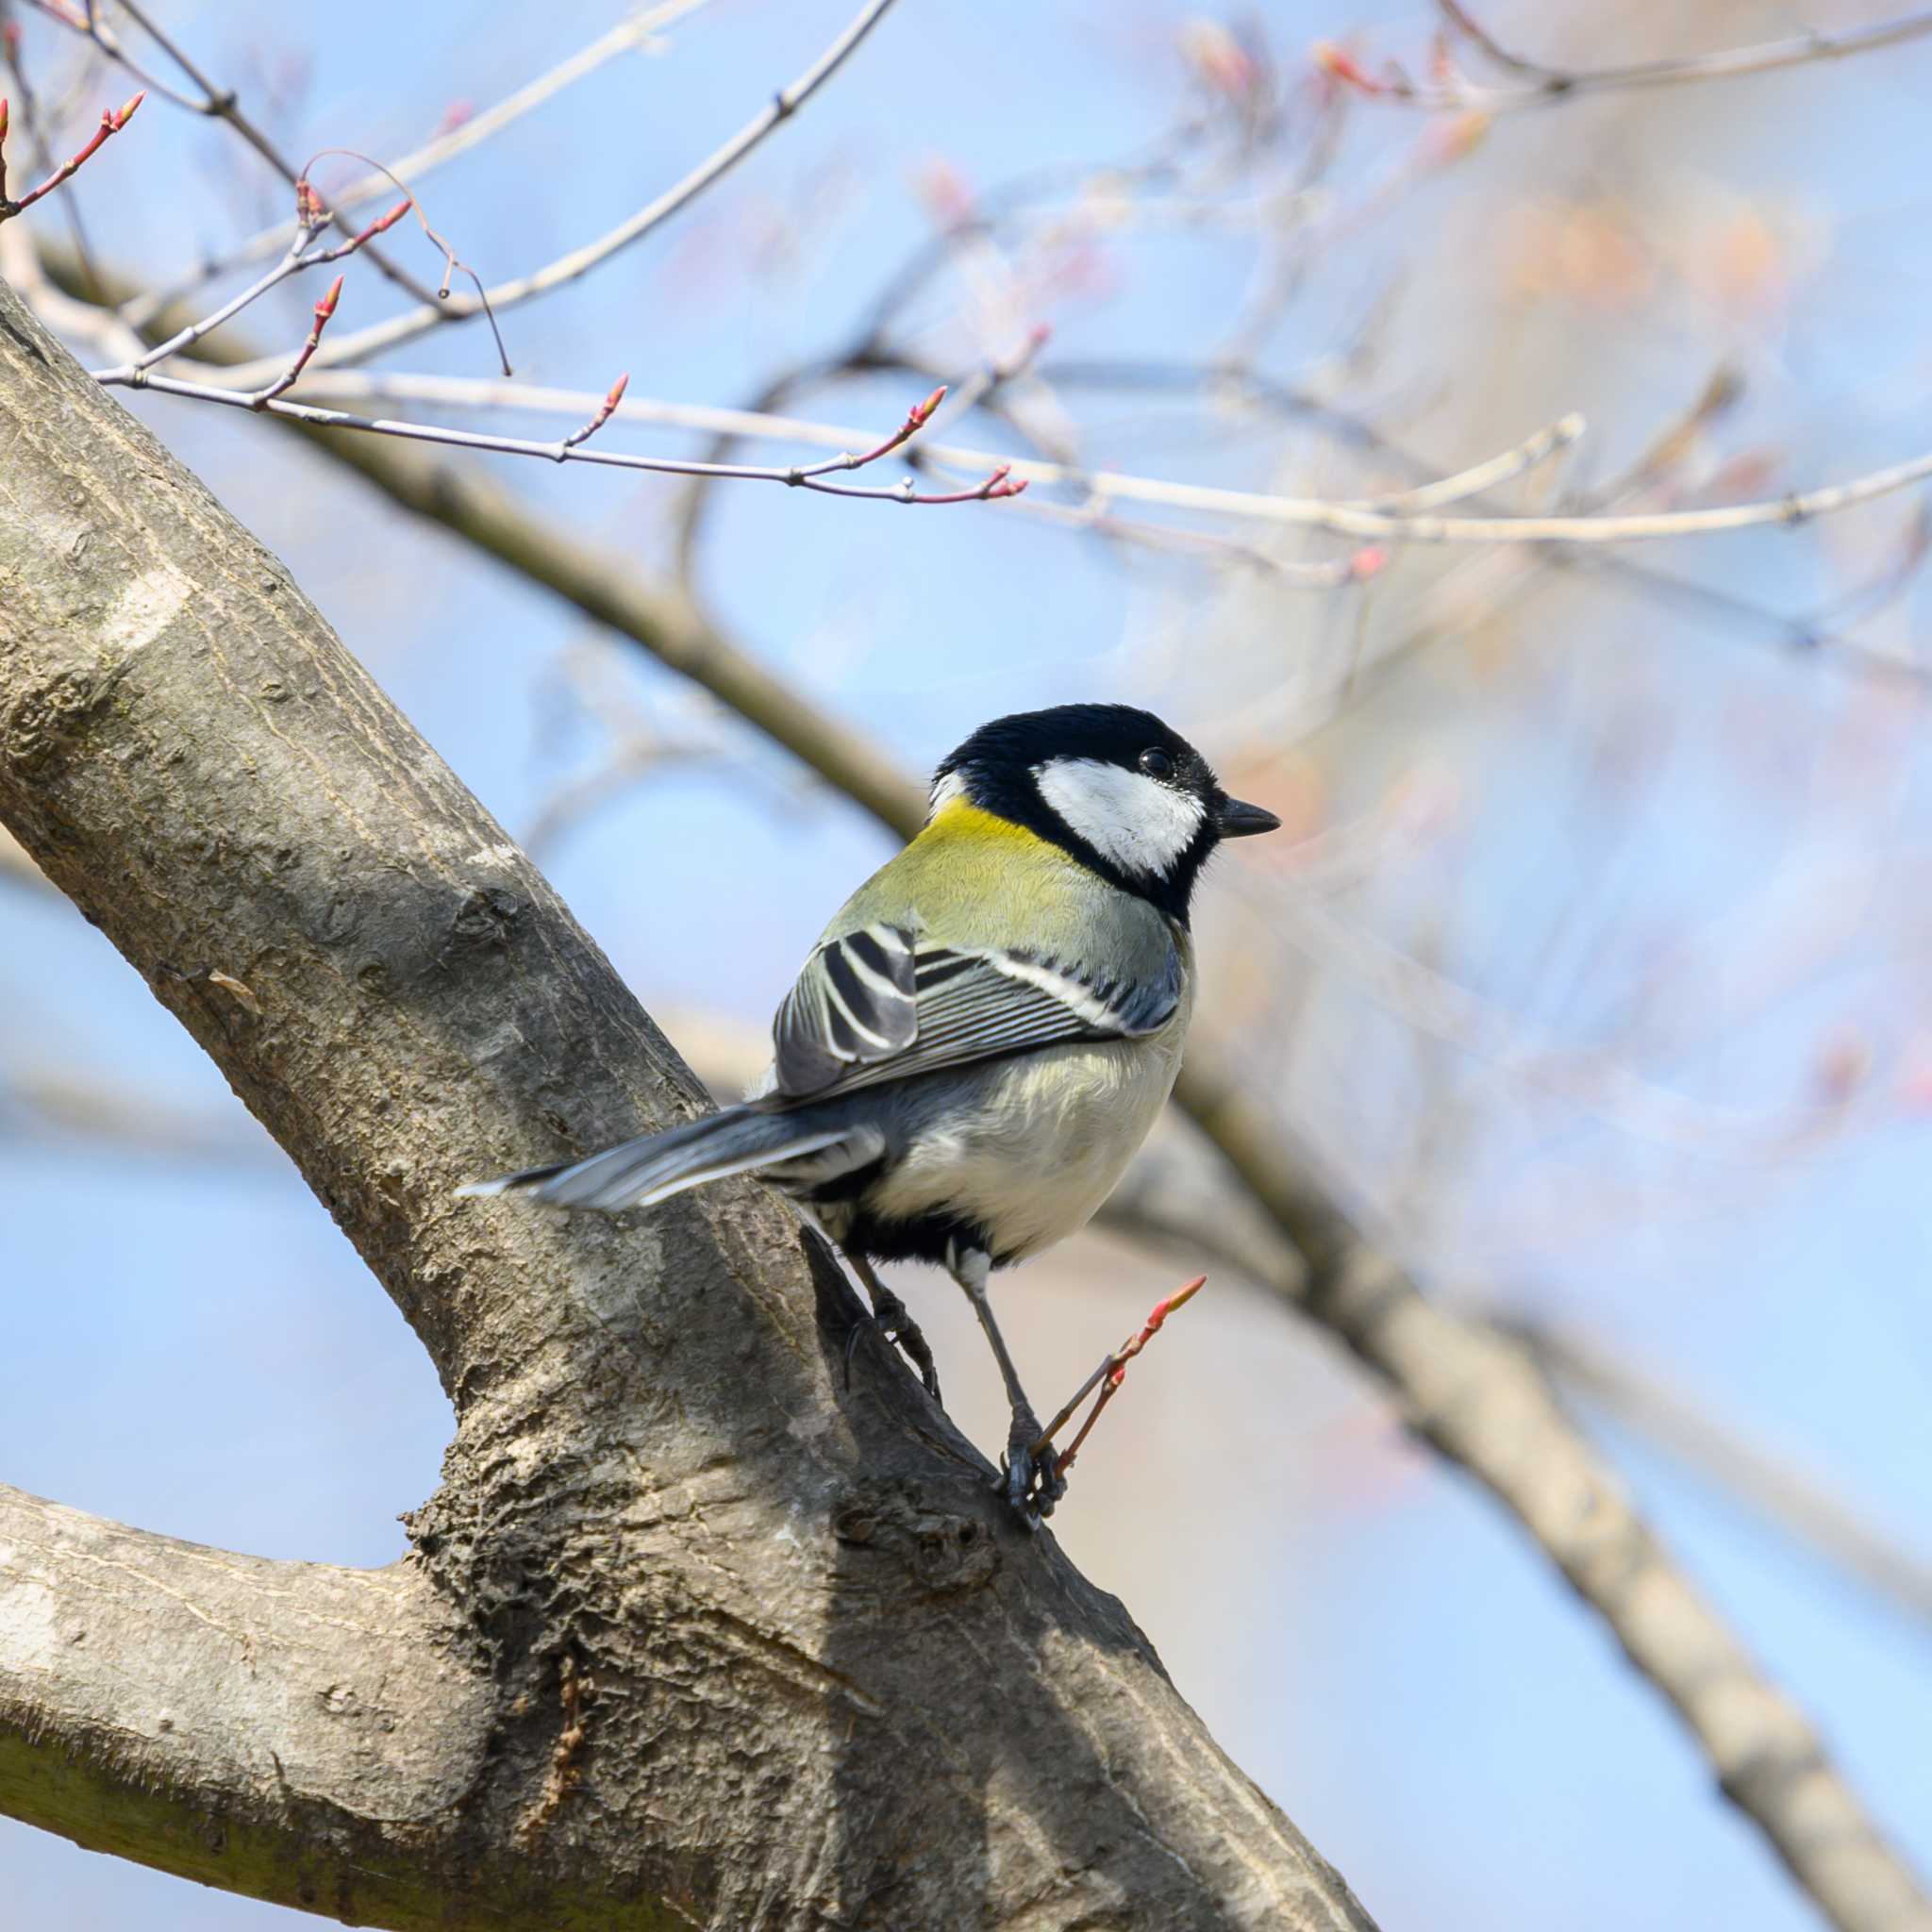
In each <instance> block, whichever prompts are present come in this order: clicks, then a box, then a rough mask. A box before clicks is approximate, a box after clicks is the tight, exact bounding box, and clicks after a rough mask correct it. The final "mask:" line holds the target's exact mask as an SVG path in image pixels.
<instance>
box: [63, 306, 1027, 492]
mask: <svg viewBox="0 0 1932 1932" xmlns="http://www.w3.org/2000/svg"><path fill="white" fill-rule="evenodd" d="M263 279H264V282H268V281H276V280H280V279H281V275H280V274H279V273H277V274H275V275H271V276H267V277H264V278H263ZM259 292H260V290H259V288H258V289H255V290H251V291H244V293H243V294H242V295H240V296H237V297H236V299H235V302H234V303H232V304H230V305H228V307H227V308H225V309H224V310H223V311H221V312H220V313H219V314H218V315H217V316H216V317H215V318H213V319H212V320H211V321H210V323H209V324H208V325H201V326H212V325H213V321H225V320H226V319H227V317H228V315H229V314H231V313H232V312H233V311H234V309H235V308H239V307H242V306H245V305H246V303H248V302H251V301H253V300H254V299H255V298H256V296H257V294H258V293H259ZM324 319H326V318H324ZM314 352H315V343H314V340H313V339H312V338H311V341H310V342H309V344H308V348H307V349H306V350H305V351H304V353H303V356H302V358H301V359H300V361H299V362H298V364H297V372H298V373H299V370H300V368H301V367H303V366H306V365H307V363H308V360H309V358H311V357H312V356H313V355H314ZM160 353H161V352H160V351H150V352H149V354H148V355H147V356H145V357H143V358H141V360H140V361H137V362H133V363H121V364H119V365H117V366H116V367H114V368H111V369H99V370H96V371H94V377H95V380H96V381H99V382H102V383H105V384H107V385H108V387H110V388H127V389H145V390H153V391H157V392H158V393H159V394H161V395H169V396H184V397H186V398H188V399H189V400H190V401H192V402H202V403H219V404H222V405H223V406H225V408H235V409H254V410H266V411H267V412H269V413H270V414H272V415H277V416H286V417H288V418H289V419H290V420H291V421H292V422H297V423H304V424H308V425H310V426H311V427H314V428H319V429H351V430H358V431H360V432H362V433H363V434H366V435H370V436H393V437H400V438H402V439H403V440H404V441H409V442H433V443H441V444H445V445H447V446H450V447H453V448H458V449H475V450H489V451H491V452H493V453H494V454H496V455H498V456H515V457H541V458H543V459H544V460H546V461H549V462H555V463H569V462H575V463H593V464H597V465H599V466H601V467H603V468H606V469H612V470H641V471H646V472H649V473H651V474H654V475H666V476H708V477H714V478H719V479H725V478H730V479H734V480H736V481H739V482H748V483H782V484H784V485H786V486H787V487H788V488H789V489H793V490H810V491H818V492H819V493H820V494H822V495H825V496H850V497H858V498H861V499H865V500H868V501H872V502H875V503H900V504H928V505H930V504H956V503H996V502H999V501H1001V500H1002V499H1004V498H1007V497H1012V496H1018V495H1019V494H1020V493H1021V491H1024V489H1025V488H1026V482H1025V479H1024V477H1014V476H1013V475H1011V474H1010V472H1011V470H1012V467H1013V466H1012V465H1011V464H1010V463H1005V462H1001V463H995V464H994V465H993V467H992V469H991V472H990V473H989V474H988V475H986V476H984V477H983V478H981V479H980V481H978V482H977V483H974V484H973V485H971V486H970V487H968V488H966V489H962V490H948V491H921V490H919V489H917V488H916V487H915V486H914V485H913V483H912V481H911V479H910V478H909V477H908V479H907V480H906V481H905V482H903V483H897V484H891V485H886V486H873V485H869V484H856V483H833V482H829V481H827V480H826V478H827V477H828V475H830V474H831V473H832V472H833V471H848V470H856V469H858V468H861V467H862V466H863V465H865V464H867V463H871V462H875V461H877V460H878V459H879V458H881V457H883V456H885V455H887V454H889V453H890V452H891V451H892V450H895V449H897V448H899V447H900V445H901V444H902V443H903V442H904V441H906V439H907V437H908V435H910V434H911V433H912V428H916V427H917V426H918V425H917V424H913V425H911V427H910V428H905V427H902V429H901V430H899V431H898V432H895V434H894V435H892V436H891V437H889V438H888V439H887V440H886V441H884V442H882V443H880V444H878V446H877V447H876V448H874V449H871V450H868V451H866V452H865V454H863V455H862V456H840V457H836V458H832V460H830V461H829V462H824V463H812V464H808V465H806V466H804V467H799V466H797V465H793V466H791V467H788V468H774V467H772V466H769V465H759V464H756V463H698V462H689V461H685V460H682V459H680V458H675V457H645V456H634V455H631V454H629V453H627V452H625V453H619V452H616V451H611V450H601V449H597V450H592V449H585V448H584V447H582V445H583V442H584V441H585V439H586V438H587V437H588V436H589V435H590V434H591V432H592V431H593V430H595V429H597V428H599V427H601V426H602V424H603V422H604V421H606V420H608V416H609V415H610V414H612V413H614V412H615V411H616V410H617V408H619V407H620V405H619V403H618V402H617V401H616V400H614V399H613V397H612V396H610V395H606V396H605V397H604V398H603V399H602V400H601V401H600V402H599V403H598V404H597V406H596V408H597V414H596V415H595V416H593V418H592V420H591V423H590V424H589V425H587V426H585V427H584V428H582V429H580V430H579V431H577V432H576V433H575V435H572V436H566V437H563V438H561V439H559V440H558V441H549V442H540V441H535V440H534V439H532V438H529V437H524V436H495V435H488V434H485V433H484V432H482V431H480V430H474V429H446V428H444V427H442V426H441V425H439V424H434V423H405V422H399V421H397V420H395V419H394V418H391V417H382V416H360V415H355V414H352V413H351V412H349V411H348V410H344V409H325V408H318V407H316V406H315V405H314V404H310V403H291V402H286V401H283V400H281V391H282V390H284V389H286V388H287V387H288V381H285V380H283V379H281V377H280V376H279V375H278V376H276V377H275V379H273V380H271V381H270V382H269V383H267V384H265V385H264V386H263V387H261V388H258V389H230V388H227V387H225V386H224V385H221V384H218V383H208V382H184V381H182V380H180V379H179V378H178V377H175V376H170V375H156V374H155V373H154V370H153V369H152V367H151V366H150V365H151V364H152V362H153V361H154V360H155V358H156V357H157V356H158V355H159V354H160ZM248 366H249V367H250V368H251V369H252V368H254V367H255V366H257V365H255V364H252V363H251V364H249V365H248ZM290 379H291V380H292V375H291V377H290ZM922 407H924V406H922ZM914 413H915V415H916V414H917V413H918V412H917V411H915V412H914ZM921 420H922V421H923V420H924V418H921Z"/></svg>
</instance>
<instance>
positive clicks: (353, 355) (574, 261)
mask: <svg viewBox="0 0 1932 1932" xmlns="http://www.w3.org/2000/svg"><path fill="white" fill-rule="evenodd" d="M892 4H893V0H867V4H866V5H865V6H864V7H863V8H860V9H859V12H858V16H857V17H856V18H855V19H854V20H853V21H852V22H851V24H850V25H848V26H847V27H846V28H845V31H844V32H843V33H841V35H840V36H839V38H838V39H837V40H836V41H834V42H832V44H831V45H830V46H829V47H827V48H826V49H825V51H824V53H823V54H821V55H820V56H819V58H817V59H816V60H814V61H813V62H812V64H811V65H810V66H809V67H808V68H807V69H806V71H805V72H804V73H803V74H801V75H799V76H798V78H797V79H796V80H794V81H793V82H792V83H791V86H789V87H785V88H781V89H780V90H779V91H778V92H776V93H775V94H774V95H773V96H772V99H771V102H770V105H769V106H767V107H766V108H763V109H762V110H761V111H760V112H759V113H758V114H757V115H755V116H754V117H753V118H752V119H751V120H750V121H748V122H746V124H745V125H743V126H742V127H741V128H740V129H739V130H738V132H737V133H736V134H734V135H733V136H732V137H731V139H730V140H729V141H727V142H724V145H723V146H722V147H720V148H718V149H716V150H715V151H714V152H713V153H711V154H710V155H708V156H707V157H706V158H705V159H704V160H702V161H700V162H699V163H698V165H697V166H696V167H695V168H693V169H692V170H691V172H690V173H689V174H688V175H685V176H684V178H683V179H682V180H681V181H679V182H677V183H676V184H675V186H673V187H671V188H667V189H666V190H665V191H664V192H663V193H662V194H660V195H658V197H657V199H656V200H654V201H652V202H650V203H648V204H647V205H646V206H645V207H643V208H640V209H639V210H638V211H637V213H636V214H634V215H632V216H630V217H629V218H628V219H627V220H625V221H623V222H620V223H619V224H618V225H617V226H616V227H614V228H612V229H610V230H609V231H608V233H607V234H604V235H600V236H599V237H598V238H597V239H596V240H595V241H594V242H586V243H585V244H584V245H583V246H582V247H581V248H576V249H573V250H572V251H571V253H570V254H568V255H561V256H558V258H557V259H556V260H555V261H551V262H548V263H546V264H545V265H544V266H543V267H542V268H540V269H538V270H536V271H535V272H534V273H532V274H530V275H519V276H516V277H515V278H514V279H512V280H510V281H507V282H499V283H497V284H496V286H495V287H494V288H491V289H489V290H486V291H483V293H482V294H481V295H480V296H477V297H468V296H465V297H459V298H458V299H456V300H453V301H449V302H425V303H424V304H423V306H422V307H421V308H412V309H410V310H408V312H407V313H406V314H403V315H399V316H395V317H393V318H391V320H390V321H387V322H380V323H376V324H374V325H372V326H370V327H368V328H365V329H362V330H360V331H359V332H358V333H357V334H355V335H351V336H344V337H342V338H341V341H335V342H332V343H331V344H330V346H329V349H328V350H327V352H326V353H325V356H324V357H323V358H322V359H323V363H324V365H325V366H328V367H340V366H341V365H342V364H344V363H351V362H360V361H365V360H366V359H367V358H369V357H371V356H375V355H379V354H381V353H382V351H384V350H385V349H392V348H394V347H395V346H396V344H397V343H399V342H407V341H413V340H414V339H415V338H416V337H418V336H420V335H423V334H425V333H426V332H427V331H428V330H430V329H432V328H435V327H436V326H438V325H440V324H441V323H445V322H462V321H466V320H467V319H468V318H469V317H471V316H473V315H478V314H481V313H482V312H483V310H484V308H486V306H487V307H488V308H491V309H494V310H496V311H497V312H499V313H500V312H502V311H503V310H505V309H508V308H515V307H516V306H517V305H518V304H519V303H521V302H527V301H529V300H531V299H532V298H533V297H534V296H538V295H546V294H548V293H549V292H550V291H551V290H553V289H560V288H562V287H564V286H565V285H566V284H567V283H570V282H574V281H576V280H577V279H578V278H579V277H580V276H583V275H589V274H590V272H591V270H592V269H593V268H596V267H597V266H598V265H599V264H600V263H602V262H605V261H608V259H609V258H610V257H612V256H613V255H615V254H617V253H618V252H619V251H620V250H621V249H625V248H628V247H629V246H630V245H631V243H632V242H637V241H639V240H641V238H642V237H643V236H645V235H648V234H649V233H650V232H651V230H652V229H653V228H655V227H657V226H658V225H659V224H660V223H661V222H664V221H667V220H668V219H669V218H670V217H671V216H673V215H675V213H677V211H678V210H679V209H680V208H685V207H688V206H689V205H690V204H691V202H692V201H694V200H695V199H696V198H697V197H698V196H699V195H700V194H702V193H703V192H705V190H706V189H708V188H709V187H710V186H711V185H712V183H714V182H715V181H718V180H719V179H721V178H722V177H723V176H724V175H726V174H728V173H729V172H730V171H731V169H733V168H735V167H736V166H737V165H738V163H739V162H740V161H741V160H742V159H743V158H745V156H746V155H748V154H750V153H751V152H752V150H753V149H754V148H756V147H757V146H758V143H759V142H762V141H763V140H764V139H765V137H766V136H767V135H768V134H770V133H771V132H772V131H773V130H774V128H776V127H777V126H779V125H781V124H782V123H784V122H786V121H789V120H790V119H791V116H792V115H793V114H795V113H796V112H797V111H798V110H799V108H802V107H804V105H805V104H806V102H807V101H808V100H809V99H810V98H811V97H812V95H813V94H815V93H816V92H818V91H819V89H820V88H821V87H823V86H824V84H825V82H826V81H828V80H829V79H830V78H831V77H832V75H835V74H836V73H837V72H838V71H839V69H840V68H841V66H843V65H844V63H845V60H846V58H847V57H848V56H849V55H850V54H851V53H852V52H853V50H854V49H855V48H857V47H858V43H859V42H861V41H862V40H864V39H865V37H866V35H867V34H869V33H870V32H871V31H872V30H873V28H874V26H876V25H878V23H879V21H880V20H881V19H882V18H883V17H884V16H885V14H886V12H887V10H888V9H889V8H891V6H892Z"/></svg>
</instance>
